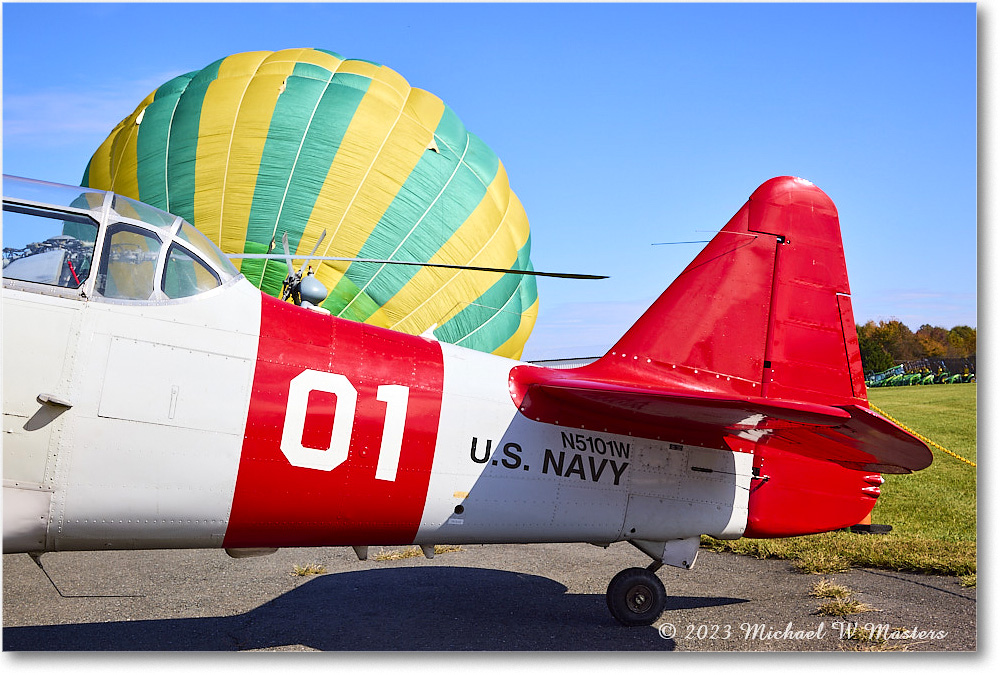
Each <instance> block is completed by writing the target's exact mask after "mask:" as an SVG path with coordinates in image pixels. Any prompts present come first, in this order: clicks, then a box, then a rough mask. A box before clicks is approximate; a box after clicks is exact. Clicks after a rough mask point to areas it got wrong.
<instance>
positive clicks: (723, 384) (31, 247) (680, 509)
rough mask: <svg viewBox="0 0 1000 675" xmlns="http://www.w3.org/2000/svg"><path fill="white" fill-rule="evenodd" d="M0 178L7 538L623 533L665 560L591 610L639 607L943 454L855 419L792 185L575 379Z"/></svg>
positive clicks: (881, 423) (8, 542) (809, 218)
mask: <svg viewBox="0 0 1000 675" xmlns="http://www.w3.org/2000/svg"><path fill="white" fill-rule="evenodd" d="M3 189H4V193H3V194H4V196H3V210H4V220H3V225H4V235H5V237H6V239H7V243H13V242H14V240H21V241H23V242H30V244H29V243H22V244H19V245H17V246H10V247H8V248H7V249H5V251H4V257H5V259H4V279H3V287H4V288H3V387H4V392H3V393H4V403H3V414H4V427H3V432H4V434H3V438H4V464H3V471H4V475H3V479H4V482H3V499H4V509H3V512H4V524H3V550H4V552H5V553H12V552H29V553H33V554H36V555H37V554H39V553H42V552H46V551H71V550H107V549H156V548H212V547H216V548H225V549H226V550H227V551H228V552H229V553H230V554H231V555H233V556H242V555H253V554H262V553H266V552H269V551H273V550H275V548H276V547H289V546H347V545H350V546H353V547H354V549H355V551H356V552H357V554H358V556H359V557H360V558H362V559H363V558H364V557H365V555H366V551H367V546H368V545H401V544H416V545H419V546H421V547H422V548H423V550H424V551H425V553H426V554H428V555H430V554H432V553H433V546H434V545H435V544H443V543H450V544H467V543H501V542H512V543H531V542H590V543H594V544H598V545H602V546H606V545H608V544H610V543H612V542H616V541H622V540H627V541H629V542H630V543H632V544H633V545H635V546H636V547H638V548H639V549H640V550H642V551H643V552H645V553H646V554H648V555H649V556H650V558H651V559H652V563H651V564H650V566H649V567H648V568H646V569H643V568H631V569H627V570H624V571H623V572H621V573H619V574H618V575H617V576H616V577H615V578H614V579H613V580H612V581H611V583H610V585H609V588H608V592H607V601H608V606H609V608H610V610H611V612H612V614H613V615H614V617H615V618H616V619H617V620H618V621H619V622H621V623H623V624H625V625H648V624H650V623H652V622H653V621H655V620H656V619H657V618H658V616H659V615H660V614H661V612H662V610H663V608H664V606H665V602H666V593H665V590H664V587H663V584H662V583H661V582H660V580H659V579H658V578H657V576H656V574H655V572H656V570H657V569H658V568H659V567H660V565H662V564H668V565H674V566H679V567H684V568H690V567H692V566H693V565H694V563H695V558H696V556H697V554H698V546H699V537H700V535H702V534H707V535H711V536H713V537H718V538H724V539H726V538H738V537H741V536H746V537H783V536H791V535H801V534H809V533H816V532H823V531H828V530H834V529H838V528H844V527H848V526H851V525H854V524H856V523H858V522H860V521H861V520H862V519H863V518H864V517H865V516H866V515H867V514H868V513H869V512H870V511H871V509H872V507H873V505H874V504H875V500H876V499H877V497H878V496H879V486H880V484H881V483H882V477H881V475H880V474H883V473H908V472H910V471H915V470H918V469H922V468H925V467H927V466H928V465H929V464H930V462H931V455H930V451H929V450H928V448H927V447H926V446H925V445H924V444H923V443H922V442H920V441H919V440H918V439H916V438H914V437H913V436H911V435H910V434H908V433H907V432H906V431H904V430H902V429H900V428H898V427H897V426H895V425H894V424H892V423H891V422H889V421H888V420H886V419H884V418H882V417H880V416H879V415H877V414H875V413H873V412H872V411H871V410H869V407H868V404H867V399H866V391H865V385H864V379H863V376H862V369H861V360H860V356H859V351H858V344H857V339H856V332H855V324H854V317H853V314H852V309H851V297H850V289H849V287H848V281H847V268H846V264H845V260H844V253H843V247H842V243H841V237H840V225H839V220H838V215H837V211H836V209H835V207H834V205H833V203H832V202H831V200H830V199H829V198H828V197H827V196H826V194H824V193H823V192H822V191H821V190H819V189H818V188H817V187H815V186H814V185H812V184H811V183H809V182H807V181H804V180H801V179H797V178H789V177H782V178H775V179H772V180H770V181H768V182H766V183H764V184H763V185H762V186H761V187H759V188H758V189H757V190H756V191H755V192H754V193H753V194H752V196H751V197H750V199H749V201H747V202H746V204H745V205H744V206H743V207H742V208H741V209H740V210H739V212H738V213H737V214H736V215H735V216H734V217H733V218H732V220H730V221H729V223H728V224H727V225H726V226H725V227H724V228H723V229H722V230H721V231H720V232H719V233H718V234H717V235H716V236H715V237H714V238H713V239H712V241H711V242H710V243H709V244H708V245H707V246H706V247H705V249H704V250H703V251H702V252H701V253H700V254H699V255H698V256H697V257H696V258H695V260H694V261H693V262H692V263H691V264H690V265H689V266H688V267H687V268H686V269H685V270H684V271H683V272H682V273H681V274H680V276H679V277H678V278H677V280H676V281H674V283H673V284H672V285H671V286H670V287H669V288H668V289H667V290H666V291H665V292H664V293H663V295H662V296H661V297H660V298H659V299H658V300H657V301H656V302H655V303H654V304H653V305H652V307H651V308H650V309H649V310H648V311H647V312H646V313H645V314H644V315H643V316H642V317H641V318H640V319H639V321H638V322H637V323H636V324H635V325H634V326H633V327H632V328H631V329H629V330H628V332H627V333H626V334H625V335H624V337H622V338H621V340H619V341H618V343H617V344H616V345H615V346H614V347H613V348H612V350H611V351H610V352H608V353H607V354H606V355H605V356H604V357H603V358H601V359H599V360H597V361H596V362H594V363H592V364H589V365H586V366H583V367H578V368H574V369H566V370H556V369H548V368H542V367H538V366H535V365H531V364H528V363H521V362H516V361H511V360H507V359H503V358H500V357H496V356H493V355H489V354H483V353H480V352H474V351H470V350H467V349H463V348H460V347H456V346H453V345H450V344H442V343H439V342H437V341H435V340H434V339H433V338H432V337H426V336H411V335H405V334H400V333H396V332H393V331H390V330H385V329H381V328H377V327H372V326H369V325H364V324H360V323H353V322H350V321H345V320H340V319H337V318H335V317H331V316H329V315H326V314H323V313H320V312H317V311H314V310H310V309H308V308H304V307H298V306H295V305H294V304H291V303H287V302H282V301H281V300H278V299H275V298H272V297H269V296H266V295H263V294H261V293H260V292H259V291H258V290H257V289H256V288H255V287H254V286H252V285H251V284H250V282H248V281H247V280H246V279H244V278H243V277H241V276H240V274H239V273H238V272H237V271H236V269H235V268H234V267H233V265H232V264H231V263H230V262H229V260H227V258H226V257H225V256H224V255H223V254H222V253H221V252H220V251H219V250H218V249H217V248H216V247H215V246H214V245H213V244H212V243H211V242H210V241H209V240H208V239H207V238H206V237H204V236H203V235H201V234H200V233H199V232H198V231H197V230H196V229H195V228H194V227H192V226H191V225H190V224H188V223H187V222H185V221H184V220H182V219H181V218H178V217H175V216H172V215H170V214H168V213H165V212H163V211H160V210H157V209H154V208H152V207H150V206H147V205H145V204H142V203H141V202H137V201H134V200H131V199H128V198H125V197H122V196H120V195H115V194H112V193H106V192H102V191H99V190H93V189H88V188H78V187H69V186H59V185H54V184H50V183H40V182H35V181H28V180H25V179H18V178H13V177H5V179H4V183H3ZM290 271H292V270H290ZM290 281H291V282H293V283H294V282H295V280H294V278H291V277H290Z"/></svg>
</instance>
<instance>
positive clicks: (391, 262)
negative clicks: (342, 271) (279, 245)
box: [226, 253, 609, 279]
mask: <svg viewBox="0 0 1000 675" xmlns="http://www.w3.org/2000/svg"><path fill="white" fill-rule="evenodd" d="M226 257H227V258H230V259H232V260H236V259H243V260H245V259H252V260H263V259H267V258H274V257H279V256H274V255H270V254H267V253H239V254H233V255H227V256H226ZM310 260H329V261H334V262H359V263H373V264H376V265H412V266H416V267H439V268H443V269H449V270H469V271H473V272H496V273H498V274H519V275H522V276H532V277H552V278H556V279H607V278H609V277H607V276H603V275H597V274H571V273H565V272H538V271H535V270H517V269H513V270H512V269H505V268H503V267H479V266H476V265H449V264H446V263H430V262H418V261H415V260H376V259H372V258H340V257H337V256H328V255H321V256H317V257H315V258H310Z"/></svg>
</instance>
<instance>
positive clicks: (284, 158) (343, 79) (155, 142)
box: [83, 49, 538, 358]
mask: <svg viewBox="0 0 1000 675" xmlns="http://www.w3.org/2000/svg"><path fill="white" fill-rule="evenodd" d="M83 185H85V186H91V187H97V188H102V189H107V190H114V191H116V192H119V193H121V194H124V195H127V196H130V197H135V198H137V199H139V200H141V201H144V202H146V203H149V204H152V205H153V206H157V207H159V208H162V209H164V210H167V211H170V212H171V213H174V214H177V215H180V216H182V217H184V218H185V219H187V220H189V221H190V222H191V223H193V224H194V225H195V226H196V227H198V229H200V230H201V231H202V232H203V233H205V234H206V235H207V236H208V237H209V238H210V239H212V240H213V241H214V242H215V243H216V244H217V245H218V246H219V247H220V248H221V249H222V250H223V251H224V252H226V253H265V252H268V251H269V249H271V246H272V244H273V242H274V241H275V240H277V241H278V242H280V240H281V235H282V234H283V233H286V232H287V233H288V238H289V244H290V248H291V250H292V251H293V253H295V254H296V255H297V256H298V257H299V259H300V260H301V259H302V258H304V257H305V256H306V255H307V254H308V253H309V252H310V251H311V250H312V249H313V247H314V246H315V245H316V242H317V240H318V238H319V236H320V233H321V232H322V231H323V230H326V231H327V236H326V238H325V239H324V240H323V242H322V244H321V246H320V248H319V250H318V251H317V255H328V256H341V257H351V258H367V259H380V260H382V259H387V260H416V261H422V262H435V263H447V264H459V265H476V266H481V267H499V268H504V269H528V270H530V269H531V262H530V260H529V252H530V248H531V245H530V237H529V231H528V220H527V217H526V215H525V213H524V208H523V206H522V205H521V202H520V201H519V200H518V198H517V196H516V195H515V194H514V192H513V191H511V189H510V185H509V183H508V180H507V173H506V171H505V170H504V167H503V164H502V163H501V162H500V160H499V159H498V158H497V156H496V154H494V153H493V151H492V150H490V148H489V147H487V146H486V144H484V143H483V142H482V141H481V140H480V139H479V138H478V137H477V136H475V135H474V134H471V133H469V132H468V131H467V130H466V129H465V126H464V125H463V124H462V122H461V121H460V120H459V119H458V117H457V116H456V115H455V113H454V112H453V111H452V110H451V108H449V107H448V106H447V105H445V104H444V103H443V102H442V101H441V100H440V99H439V98H438V97H436V96H434V95H433V94H430V93H428V92H426V91H423V90H421V89H416V88H413V87H411V86H410V85H409V84H408V83H407V82H406V80H405V79H403V78H402V77H401V76H400V75H399V74H398V73H396V72H395V71H393V70H391V69H389V68H387V67H385V66H382V65H379V64H375V63H371V62H369V61H360V60H350V59H344V58H343V57H342V56H340V55H338V54H335V53H333V52H329V51H324V50H319V49H288V50H283V51H278V52H249V53H242V54H234V55H232V56H228V57H226V58H223V59H220V60H219V61H216V62H215V63H212V64H210V65H208V66H206V67H205V68H203V69H201V70H199V71H196V72H192V73H188V74H186V75H181V76H179V77H176V78H174V79H172V80H170V81H169V82H167V83H166V84H164V85H163V86H161V87H159V88H158V89H157V90H156V91H154V92H153V93H151V94H150V95H149V96H147V97H146V98H145V99H144V100H143V101H142V102H141V103H140V104H139V106H138V107H137V108H136V109H135V112H133V113H132V114H131V115H129V116H128V117H127V118H125V119H124V120H122V121H121V122H120V123H119V124H118V125H117V126H116V127H115V129H114V130H113V131H112V132H111V134H110V135H109V136H108V137H107V139H106V140H105V141H104V142H103V143H102V144H101V146H100V147H99V148H98V149H97V151H96V152H95V153H94V155H93V157H92V158H91V160H90V163H89V165H88V167H87V170H86V173H85V175H84V178H83ZM277 249H278V250H276V251H274V252H276V253H277V252H280V249H281V245H280V243H279V244H278V247H277ZM314 270H315V271H316V276H317V278H319V279H320V281H322V282H323V283H324V284H325V285H326V287H327V288H329V289H331V291H330V295H329V296H328V298H327V299H326V301H325V302H324V303H323V307H325V308H326V309H329V310H330V311H331V313H333V314H334V315H337V316H341V317H345V318H350V319H354V320H358V321H365V322H368V323H371V324H375V325H380V326H385V327H388V328H393V329H396V330H400V331H405V332H409V333H414V334H419V333H423V332H425V331H426V330H427V329H428V328H431V327H433V326H435V325H436V328H434V329H433V331H434V335H435V336H436V337H437V338H438V339H440V340H442V341H444V342H451V343H455V344H461V345H463V346H466V347H471V348H474V349H479V350H481V351H486V352H493V353H496V354H500V355H503V356H510V357H514V358H517V357H519V356H520V354H521V352H522V350H523V347H524V343H525V340H527V338H528V335H529V334H530V332H531V329H532V327H533V325H534V322H535V317H536V315H537V311H538V298H537V291H536V286H535V281H534V278H532V277H530V276H522V275H513V274H507V275H502V274H498V273H495V272H477V271H468V270H462V271H455V270H443V269H437V268H426V267H409V266H402V265H381V264H373V263H358V262H354V263H345V262H322V263H317V264H314ZM241 271H242V272H243V274H244V275H245V276H246V277H247V278H248V279H250V280H251V281H252V282H254V283H255V284H257V285H258V286H259V287H260V288H261V289H262V290H263V291H265V292H267V293H270V294H272V295H278V294H279V293H280V290H281V282H282V280H283V279H284V278H285V275H286V273H287V269H286V266H285V264H284V263H282V262H280V261H276V260H272V261H267V262H264V261H259V260H245V261H243V262H242V267H241Z"/></svg>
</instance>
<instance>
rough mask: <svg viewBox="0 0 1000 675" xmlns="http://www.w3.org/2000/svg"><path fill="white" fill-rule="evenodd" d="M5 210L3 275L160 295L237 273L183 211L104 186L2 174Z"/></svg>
mask: <svg viewBox="0 0 1000 675" xmlns="http://www.w3.org/2000/svg"><path fill="white" fill-rule="evenodd" d="M3 211H4V213H3V240H4V241H3V246H4V249H3V277H4V279H5V280H7V279H10V280H15V281H22V282H29V283H32V284H43V285H46V286H59V287H63V288H69V289H81V291H82V294H83V295H85V296H90V295H91V293H93V294H94V296H95V297H104V298H109V299H115V300H133V301H166V300H171V299H175V298H184V297H189V296H192V295H197V294H199V293H204V292H206V291H209V290H211V289H213V288H216V287H218V286H221V285H222V284H224V283H226V282H227V281H228V280H230V279H232V278H234V277H236V276H238V275H239V272H238V271H237V270H236V268H235V267H234V266H233V264H232V263H231V262H229V260H228V259H227V258H226V256H225V255H224V254H223V253H222V251H220V250H219V249H218V247H217V246H216V245H215V244H214V243H212V241H211V240H209V239H208V238H207V237H206V236H205V235H203V234H202V233H201V232H199V231H198V230H197V229H195V228H194V227H193V226H192V225H191V224H189V223H188V222H186V221H185V220H184V219H182V218H180V217H178V216H175V215H172V214H170V213H167V212H166V211H162V210H160V209H157V208H154V207H152V206H149V205H148V204H144V203H143V202H140V201H137V200H135V199H130V198H128V197H123V196H121V195H117V194H113V193H110V192H104V191H101V190H92V189H89V188H78V187H71V186H66V185H56V184H54V183H43V182H40V181H32V180H27V179H24V178H17V177H14V176H4V182H3ZM91 272H93V274H91Z"/></svg>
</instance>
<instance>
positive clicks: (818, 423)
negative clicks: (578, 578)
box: [510, 177, 932, 537]
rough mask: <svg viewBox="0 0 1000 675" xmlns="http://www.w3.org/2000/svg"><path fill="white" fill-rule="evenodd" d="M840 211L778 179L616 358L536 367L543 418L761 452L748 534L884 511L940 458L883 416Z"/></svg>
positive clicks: (527, 373) (516, 388)
mask: <svg viewBox="0 0 1000 675" xmlns="http://www.w3.org/2000/svg"><path fill="white" fill-rule="evenodd" d="M850 293H851V291H850V287H849V285H848V282H847V265H846V263H845V261H844V250H843V244H842V242H841V238H840V222H839V219H838V216H837V209H836V208H835V207H834V205H833V202H832V201H831V200H830V198H829V197H827V196H826V194H824V193H823V191H822V190H820V189H819V188H817V187H816V186H814V185H813V184H812V183H809V182H808V181H805V180H802V179H799V178H790V177H781V178H773V179H771V180H769V181H767V182H766V183H764V184H763V185H761V186H760V187H759V188H757V190H756V191H755V192H754V193H753V194H752V195H751V196H750V199H749V200H748V201H747V202H746V204H744V205H743V207H742V208H741V209H740V210H739V212H738V213H737V214H736V215H735V216H733V218H732V219H731V220H730V221H729V223H728V224H727V225H726V226H725V227H724V228H722V230H721V231H720V232H719V233H718V234H717V235H716V236H715V237H714V238H713V239H712V241H711V242H710V243H709V244H708V245H707V246H706V247H705V248H704V249H703V250H702V251H701V253H699V254H698V256H697V257H696V258H695V259H694V261H693V262H692V263H691V264H690V265H688V266H687V268H686V269H685V270H684V271H683V272H682V273H681V274H680V276H678V277H677V279H676V280H675V281H674V283H673V284H671V285H670V287H669V288H668V289H667V290H666V291H664V293H663V294H662V295H661V296H660V297H659V298H658V299H657V300H656V302H655V303H653V305H652V307H650V308H649V310H647V311H646V313H645V314H643V315H642V316H641V317H640V318H639V320H638V321H637V322H636V323H635V324H634V325H633V326H632V328H630V329H629V330H628V332H627V333H625V335H624V336H623V337H622V338H621V339H620V340H619V341H618V342H617V343H616V344H615V346H614V347H613V348H612V349H611V351H609V352H608V353H607V354H606V355H605V356H603V357H602V358H600V359H599V360H597V361H596V362H594V363H592V364H590V365H587V366H583V367H581V368H574V369H568V370H552V369H545V368H538V367H534V366H520V367H517V368H514V369H513V370H512V372H511V378H510V379H511V381H510V385H511V394H512V396H513V398H514V401H515V403H516V404H517V405H518V406H519V409H520V410H521V412H522V414H524V415H525V416H527V417H528V418H530V419H534V420H537V421H541V422H548V423H552V424H560V425H564V426H570V427H574V428H579V429H592V430H595V431H605V432H609V433H619V434H624V433H627V434H634V435H636V436H640V437H644V438H650V439H662V440H672V441H674V442H676V443H681V444H688V445H695V446H699V447H704V448H719V449H723V450H725V449H728V450H731V451H733V452H749V453H752V454H753V457H754V458H753V471H754V478H753V480H752V484H751V486H750V490H749V493H750V494H749V505H748V509H749V515H748V517H747V526H746V530H745V535H746V536H753V537H775V536H792V535H799V534H809V533H813V532H823V531H827V530H832V529H838V528H842V527H847V526H849V525H852V524H856V523H858V522H860V520H861V519H862V518H863V517H864V516H865V515H866V514H868V513H869V512H870V511H871V509H872V506H873V505H874V503H875V499H876V498H877V496H878V491H879V487H878V486H879V484H881V481H882V479H881V476H879V475H878V474H880V473H909V472H911V471H918V470H920V469H923V468H926V467H927V466H929V465H930V463H931V459H932V457H931V453H930V450H929V448H927V446H926V445H925V444H924V443H923V442H922V441H920V440H919V439H918V438H916V437H914V436H913V435H912V434H910V433H908V432H907V431H906V430H904V429H902V428H900V427H898V426H896V425H895V424H893V423H892V422H890V421H889V420H887V419H885V418H883V417H881V416H880V415H877V414H876V413H874V412H873V411H871V410H870V409H869V406H868V401H867V392H866V391H865V383H864V374H863V371H862V367H861V354H860V350H859V348H858V339H857V332H856V330H857V329H856V328H855V324H854V314H853V311H852V309H851V295H850Z"/></svg>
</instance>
